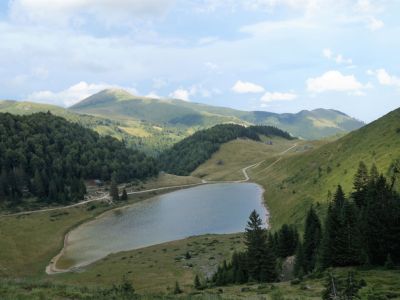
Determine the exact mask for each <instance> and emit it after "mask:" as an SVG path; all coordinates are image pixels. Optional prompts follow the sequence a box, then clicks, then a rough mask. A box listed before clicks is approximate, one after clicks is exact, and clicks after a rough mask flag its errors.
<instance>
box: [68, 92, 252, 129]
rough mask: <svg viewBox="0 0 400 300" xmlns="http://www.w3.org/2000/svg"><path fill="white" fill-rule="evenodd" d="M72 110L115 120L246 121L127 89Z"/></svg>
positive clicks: (88, 100)
mask: <svg viewBox="0 0 400 300" xmlns="http://www.w3.org/2000/svg"><path fill="white" fill-rule="evenodd" d="M71 110H73V111H78V112H83V113H88V114H92V115H98V116H105V115H107V116H109V117H111V118H113V119H122V120H123V119H132V118H133V119H137V120H146V121H149V122H153V123H161V124H166V123H167V124H169V125H170V126H189V127H193V126H199V127H209V126H212V125H216V124H221V123H238V124H246V122H244V121H241V120H240V119H238V118H236V117H234V116H225V115H220V114H215V113H211V112H204V111H201V110H199V109H196V108H195V107H193V106H191V105H186V104H185V101H180V100H172V99H153V98H146V97H136V96H133V95H131V94H129V93H128V92H126V91H123V90H116V89H111V90H104V91H101V92H99V93H97V94H95V95H93V96H90V97H89V98H86V99H84V100H82V101H81V102H79V103H77V104H75V105H73V106H72V107H71Z"/></svg>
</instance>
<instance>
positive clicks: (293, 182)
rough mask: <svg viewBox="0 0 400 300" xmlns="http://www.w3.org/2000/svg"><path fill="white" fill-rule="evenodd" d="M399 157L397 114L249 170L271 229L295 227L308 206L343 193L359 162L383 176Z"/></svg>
mask: <svg viewBox="0 0 400 300" xmlns="http://www.w3.org/2000/svg"><path fill="white" fill-rule="evenodd" d="M398 158H400V109H397V110H395V111H393V112H391V113H389V114H387V115H386V116H384V117H382V118H380V119H378V120H377V121H375V122H373V123H371V124H369V125H367V126H365V127H363V128H361V129H359V130H357V131H354V132H352V133H350V134H348V135H346V136H344V137H343V138H341V139H339V140H337V141H334V142H331V143H328V144H326V145H323V146H321V147H319V148H317V149H314V150H311V151H307V152H304V153H298V154H296V153H295V154H290V155H288V156H285V157H284V158H283V159H281V160H280V161H279V162H277V163H276V164H275V165H273V166H272V167H268V166H269V165H270V164H271V162H272V159H270V160H267V161H265V162H264V163H263V164H261V165H260V166H259V167H257V168H254V169H252V170H250V171H249V174H250V177H251V178H252V179H253V180H254V181H256V182H258V183H260V184H262V185H263V186H264V187H265V190H266V192H265V196H264V197H265V199H266V202H267V205H268V207H269V209H270V211H271V222H272V225H273V226H280V225H281V224H283V223H296V224H301V223H302V220H303V218H304V214H305V211H306V210H307V209H308V207H309V206H310V205H311V204H312V203H314V204H316V203H326V202H327V199H328V194H329V193H330V192H331V193H333V192H334V191H335V188H336V186H337V185H338V184H341V185H342V186H343V188H344V190H345V192H346V193H350V192H351V189H352V181H353V177H354V174H355V172H356V170H357V167H358V164H359V162H360V161H361V160H362V161H364V162H365V163H366V164H367V165H368V166H371V165H372V163H375V164H376V166H377V167H378V169H379V171H380V172H382V173H384V174H386V172H387V170H388V168H389V166H390V164H391V163H392V162H393V160H394V159H398Z"/></svg>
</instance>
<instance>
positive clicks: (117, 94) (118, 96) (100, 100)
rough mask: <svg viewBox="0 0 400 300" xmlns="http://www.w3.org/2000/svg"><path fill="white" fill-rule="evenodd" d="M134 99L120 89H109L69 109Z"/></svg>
mask: <svg viewBox="0 0 400 300" xmlns="http://www.w3.org/2000/svg"><path fill="white" fill-rule="evenodd" d="M132 99H135V96H134V95H132V94H131V93H129V92H128V91H126V90H124V89H121V88H109V89H105V90H102V91H100V92H98V93H96V94H93V95H91V96H89V97H87V98H85V99H83V100H82V101H80V102H78V103H76V104H74V105H72V106H71V108H81V107H85V106H92V105H99V104H105V103H114V102H120V101H126V100H132Z"/></svg>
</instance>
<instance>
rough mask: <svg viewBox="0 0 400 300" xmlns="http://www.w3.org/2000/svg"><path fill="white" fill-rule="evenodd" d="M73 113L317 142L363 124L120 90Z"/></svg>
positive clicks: (329, 115)
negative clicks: (268, 132)
mask: <svg viewBox="0 0 400 300" xmlns="http://www.w3.org/2000/svg"><path fill="white" fill-rule="evenodd" d="M70 109H71V110H73V111H76V112H80V113H86V114H91V115H97V116H107V117H108V118H112V119H120V120H124V119H132V118H134V119H138V120H146V121H149V122H153V123H159V124H167V125H168V126H171V127H176V126H184V127H197V128H206V127H211V126H213V125H216V124H221V123H235V124H241V125H251V124H257V125H270V126H275V127H278V128H281V129H282V130H285V131H288V132H290V133H291V134H292V135H293V136H300V137H302V138H305V139H319V138H323V137H327V136H332V135H336V134H343V133H347V132H349V131H352V130H354V129H358V128H360V127H361V126H363V125H364V124H363V123H362V122H360V121H358V120H355V119H354V118H351V117H349V116H347V115H346V114H344V113H341V112H338V111H335V110H330V109H316V110H313V111H301V112H299V113H297V114H276V113H270V112H265V111H251V112H248V111H240V110H235V109H231V108H225V107H215V106H210V105H205V104H199V103H193V102H187V101H182V100H176V99H152V98H146V97H136V96H133V95H131V94H129V93H128V92H126V91H123V90H115V89H112V90H104V91H101V92H99V93H97V94H95V95H92V96H90V97H88V98H86V99H84V100H82V101H81V102H79V103H77V104H75V105H74V106H72V107H71V108H70Z"/></svg>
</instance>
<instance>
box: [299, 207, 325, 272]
mask: <svg viewBox="0 0 400 300" xmlns="http://www.w3.org/2000/svg"><path fill="white" fill-rule="evenodd" d="M321 238H322V229H321V222H320V220H319V218H318V215H317V213H316V212H315V210H314V207H313V206H311V208H310V210H309V211H308V214H307V217H306V222H305V228H304V242H303V247H302V250H303V256H304V258H303V259H304V265H303V266H304V269H303V272H304V273H305V274H307V273H309V272H311V271H312V270H314V268H315V265H316V262H317V254H318V250H319V246H320V243H321Z"/></svg>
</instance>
